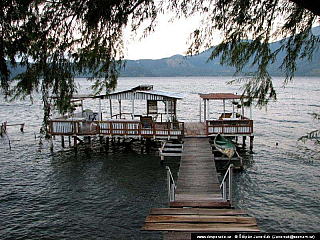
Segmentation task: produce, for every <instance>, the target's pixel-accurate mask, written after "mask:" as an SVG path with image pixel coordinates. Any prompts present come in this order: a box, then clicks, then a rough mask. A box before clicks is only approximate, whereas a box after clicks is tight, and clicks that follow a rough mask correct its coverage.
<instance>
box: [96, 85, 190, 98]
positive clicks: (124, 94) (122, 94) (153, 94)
mask: <svg viewBox="0 0 320 240" xmlns="http://www.w3.org/2000/svg"><path fill="white" fill-rule="evenodd" d="M96 97H97V98H101V99H117V100H132V99H134V100H156V101H173V100H178V99H183V98H184V95H183V94H180V93H172V92H167V91H158V90H153V86H152V85H139V86H137V87H134V88H132V89H129V90H124V91H118V92H113V93H110V94H105V95H99V96H96Z"/></svg>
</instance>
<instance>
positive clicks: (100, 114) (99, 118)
mask: <svg viewBox="0 0 320 240" xmlns="http://www.w3.org/2000/svg"><path fill="white" fill-rule="evenodd" d="M98 120H99V121H101V120H102V111H101V98H99V109H98Z"/></svg>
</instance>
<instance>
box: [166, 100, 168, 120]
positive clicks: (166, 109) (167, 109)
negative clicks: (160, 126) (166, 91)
mask: <svg viewBox="0 0 320 240" xmlns="http://www.w3.org/2000/svg"><path fill="white" fill-rule="evenodd" d="M166 119H167V122H168V121H169V101H168V100H167V101H166Z"/></svg>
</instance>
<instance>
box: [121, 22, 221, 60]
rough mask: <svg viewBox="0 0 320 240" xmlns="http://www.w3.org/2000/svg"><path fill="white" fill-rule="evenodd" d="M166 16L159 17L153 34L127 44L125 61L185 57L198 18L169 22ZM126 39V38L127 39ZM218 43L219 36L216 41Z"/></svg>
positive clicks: (197, 24) (197, 23)
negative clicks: (178, 55)
mask: <svg viewBox="0 0 320 240" xmlns="http://www.w3.org/2000/svg"><path fill="white" fill-rule="evenodd" d="M169 20H170V18H169V17H168V16H161V17H160V18H159V21H158V25H157V27H156V29H155V32H153V33H151V34H150V35H149V36H148V37H146V38H145V39H142V40H141V41H139V39H136V40H135V41H130V42H129V44H127V45H126V46H127V51H126V55H125V58H126V59H132V60H137V59H160V58H165V57H171V56H172V55H175V54H182V55H185V54H184V53H185V51H186V50H187V48H188V44H187V40H188V38H189V36H190V33H191V32H193V30H195V29H196V28H197V27H198V26H199V24H200V18H199V17H193V18H189V19H187V20H186V19H180V20H175V21H174V22H169ZM127 39H128V38H127ZM218 42H219V35H217V41H216V43H218Z"/></svg>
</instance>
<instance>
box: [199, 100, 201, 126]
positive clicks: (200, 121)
mask: <svg viewBox="0 0 320 240" xmlns="http://www.w3.org/2000/svg"><path fill="white" fill-rule="evenodd" d="M199 118H200V119H199V121H200V122H201V98H200V100H199Z"/></svg>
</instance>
